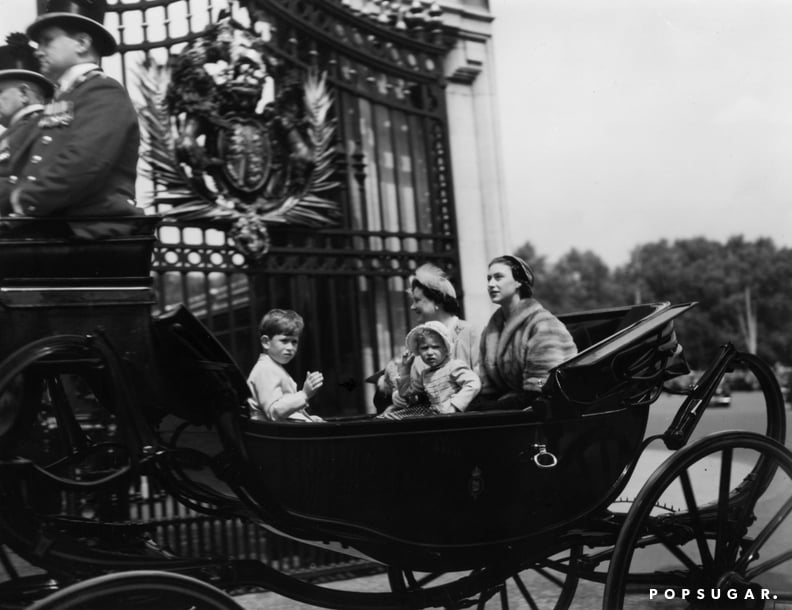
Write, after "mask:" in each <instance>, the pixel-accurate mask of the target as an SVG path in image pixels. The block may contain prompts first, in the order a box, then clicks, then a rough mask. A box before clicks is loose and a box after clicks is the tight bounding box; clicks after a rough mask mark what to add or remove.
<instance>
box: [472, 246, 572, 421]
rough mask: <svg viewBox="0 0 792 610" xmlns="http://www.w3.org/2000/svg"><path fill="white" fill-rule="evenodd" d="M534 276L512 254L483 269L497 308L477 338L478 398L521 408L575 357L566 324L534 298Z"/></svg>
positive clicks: (500, 257)
mask: <svg viewBox="0 0 792 610" xmlns="http://www.w3.org/2000/svg"><path fill="white" fill-rule="evenodd" d="M533 284H534V274H533V270H532V269H531V268H530V267H529V266H528V264H527V263H526V262H525V261H524V260H522V259H521V258H518V257H516V256H512V255H504V256H499V257H497V258H495V259H493V260H492V261H491V262H490V264H489V267H488V271H487V291H488V293H489V297H490V300H491V301H492V302H493V303H495V304H496V305H499V308H498V310H497V311H495V313H493V314H492V317H491V318H490V320H489V322H488V324H487V326H486V328H485V329H484V332H483V333H482V335H481V360H480V363H479V376H480V377H481V382H482V389H481V396H480V399H482V400H483V401H486V402H490V401H496V402H495V404H493V405H491V407H495V408H498V409H502V408H515V409H522V408H525V407H527V406H529V405H530V403H531V401H532V400H533V399H534V398H536V396H538V395H539V394H540V393H541V391H542V385H543V384H544V383H545V381H546V380H547V377H548V374H549V373H550V370H551V369H553V368H554V367H556V366H558V365H559V364H561V363H562V362H564V361H565V360H567V359H569V358H571V357H572V356H574V355H575V354H576V353H577V347H576V346H575V342H574V341H573V339H572V335H570V333H569V331H568V330H567V328H566V326H564V324H563V322H561V321H560V320H559V319H558V318H556V317H555V316H554V315H553V314H552V313H550V312H549V311H547V310H546V309H545V308H544V307H542V305H541V304H540V303H539V302H538V301H537V300H536V299H534V298H533Z"/></svg>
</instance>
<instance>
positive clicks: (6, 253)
mask: <svg viewBox="0 0 792 610" xmlns="http://www.w3.org/2000/svg"><path fill="white" fill-rule="evenodd" d="M73 220H74V219H73V218H70V219H64V218H55V217H46V218H25V217H11V218H4V219H3V221H2V223H0V281H1V282H3V283H4V284H8V283H14V284H19V283H27V284H36V285H40V284H42V280H52V281H55V282H56V283H69V282H70V281H74V282H77V283H80V284H81V285H84V284H85V281H86V280H88V281H91V280H93V281H94V282H93V283H95V282H96V281H101V280H109V279H110V278H114V279H118V280H121V279H122V278H148V277H149V274H150V269H151V255H152V252H153V249H154V244H155V242H156V237H155V236H154V231H155V229H156V227H157V225H158V224H159V222H160V217H159V216H154V215H150V216H118V217H114V218H112V221H113V224H114V225H118V232H119V234H118V235H114V236H111V237H103V238H96V239H86V238H80V237H77V236H75V235H74V233H73V231H72V229H71V228H70V224H72V221H73ZM91 220H92V218H90V217H85V218H82V217H81V218H80V222H83V221H85V222H90V221H91ZM95 220H100V219H95ZM101 220H107V219H106V218H105V219H101Z"/></svg>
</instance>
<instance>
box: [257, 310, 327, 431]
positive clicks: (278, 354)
mask: <svg viewBox="0 0 792 610" xmlns="http://www.w3.org/2000/svg"><path fill="white" fill-rule="evenodd" d="M304 326H305V323H304V322H303V319H302V316H300V314H298V313H297V312H294V311H291V310H284V309H271V310H270V311H268V312H267V313H266V314H264V317H263V318H262V319H261V323H260V324H259V334H260V335H261V350H262V353H261V356H259V359H258V362H256V364H255V366H254V367H253V369H252V370H251V371H250V375H249V376H248V385H249V386H250V391H251V393H252V394H253V398H252V401H251V406H252V407H253V419H258V420H270V421H280V420H286V419H288V420H296V421H323V420H322V418H321V417H318V416H316V415H309V414H308V402H309V401H310V399H311V398H313V397H314V396H315V395H316V392H317V391H318V390H319V388H321V387H322V384H323V383H324V378H323V377H322V374H321V373H319V372H313V373H312V372H310V371H309V372H308V374H307V375H306V377H305V383H303V386H302V389H301V390H299V391H298V390H297V383H296V382H295V381H294V379H292V376H291V375H289V373H287V372H286V369H285V368H283V367H284V365H286V364H288V363H289V362H291V360H292V359H293V358H294V356H295V355H297V347H298V345H299V342H300V335H301V334H302V331H303V328H304Z"/></svg>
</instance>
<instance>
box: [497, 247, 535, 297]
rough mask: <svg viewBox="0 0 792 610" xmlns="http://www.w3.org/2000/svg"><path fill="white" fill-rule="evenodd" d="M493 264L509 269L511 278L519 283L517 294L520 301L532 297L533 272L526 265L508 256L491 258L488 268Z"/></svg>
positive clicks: (520, 260)
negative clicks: (499, 264)
mask: <svg viewBox="0 0 792 610" xmlns="http://www.w3.org/2000/svg"><path fill="white" fill-rule="evenodd" d="M495 263H501V264H503V265H506V266H507V267H509V269H511V272H512V277H513V278H514V279H515V280H517V281H518V282H520V288H519V294H520V298H521V299H528V298H530V297H532V296H533V282H534V276H533V270H532V269H531V268H530V267H529V266H528V263H526V262H525V261H523V260H522V259H519V258H517V257H516V256H511V255H509V254H506V255H503V256H496V257H495V258H493V259H492V260H491V261H490V263H489V265H488V266H489V267H491V266H492V265H494V264H495Z"/></svg>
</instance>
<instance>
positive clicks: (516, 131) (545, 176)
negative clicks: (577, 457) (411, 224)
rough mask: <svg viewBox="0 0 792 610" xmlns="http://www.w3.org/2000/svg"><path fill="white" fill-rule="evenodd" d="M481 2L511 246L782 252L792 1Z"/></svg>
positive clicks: (787, 196)
mask: <svg viewBox="0 0 792 610" xmlns="http://www.w3.org/2000/svg"><path fill="white" fill-rule="evenodd" d="M490 6H491V10H492V12H493V13H494V15H495V17H496V21H495V38H494V51H495V62H496V72H497V80H498V82H497V86H498V95H499V104H500V108H501V114H500V123H501V132H502V134H503V153H504V172H503V174H504V179H505V189H506V197H507V201H508V203H509V210H510V220H511V222H510V226H511V227H512V228H513V229H512V230H513V233H512V236H511V237H512V240H513V243H514V245H515V247H516V246H519V245H521V244H523V243H524V242H525V241H530V242H531V243H532V244H533V245H534V247H535V248H536V250H537V252H538V254H539V255H544V256H546V257H547V258H548V259H549V260H551V261H552V260H557V258H558V257H560V256H562V255H563V254H565V253H566V252H568V251H569V250H570V249H571V248H577V249H578V250H591V251H593V252H595V253H596V254H598V255H599V256H600V257H601V258H602V259H603V260H604V261H605V262H606V263H608V265H610V266H611V267H613V266H617V265H621V264H624V263H625V262H627V260H628V259H629V255H630V252H631V250H632V249H633V248H634V247H635V246H636V245H638V244H641V243H646V242H651V241H656V240H659V239H662V238H666V239H669V240H674V239H677V238H688V237H694V236H699V235H701V236H704V237H707V238H710V239H713V240H718V241H723V240H725V239H727V238H728V237H729V236H732V235H737V234H742V235H744V236H746V238H748V239H751V240H753V239H756V238H757V237H760V236H766V237H770V238H772V239H773V241H774V242H775V243H776V245H777V246H792V36H790V30H792V2H789V1H788V0H595V1H591V0H490Z"/></svg>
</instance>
